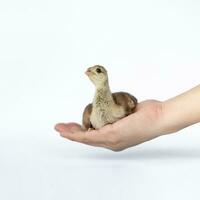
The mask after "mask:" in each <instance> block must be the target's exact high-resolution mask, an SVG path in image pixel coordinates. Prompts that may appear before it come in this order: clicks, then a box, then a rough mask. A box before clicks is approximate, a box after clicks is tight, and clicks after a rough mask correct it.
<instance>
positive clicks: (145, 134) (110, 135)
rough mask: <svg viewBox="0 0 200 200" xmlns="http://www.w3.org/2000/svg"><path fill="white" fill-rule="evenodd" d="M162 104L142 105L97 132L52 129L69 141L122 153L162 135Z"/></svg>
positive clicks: (69, 126)
mask: <svg viewBox="0 0 200 200" xmlns="http://www.w3.org/2000/svg"><path fill="white" fill-rule="evenodd" d="M162 105H163V103H162V102H159V101H156V100H147V101H144V102H141V103H139V104H138V105H137V109H136V111H135V112H134V113H133V114H131V115H129V116H127V117H125V118H123V119H121V120H119V121H117V122H115V123H113V124H109V125H106V126H104V127H103V128H101V129H99V130H92V131H84V130H83V129H82V127H81V125H79V124H77V123H59V124H57V125H56V126H55V129H56V130H57V131H58V132H60V135H61V136H62V137H65V138H67V139H69V140H72V141H76V142H80V143H84V144H88V145H92V146H98V147H104V148H108V149H111V150H113V151H121V150H124V149H126V148H128V147H132V146H135V145H137V144H140V143H143V142H145V141H148V140H151V139H153V138H155V137H158V136H160V135H161V134H162V133H163V130H162V129H163V123H162V121H163V120H162V116H163V106H162Z"/></svg>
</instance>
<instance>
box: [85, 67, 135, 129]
mask: <svg viewBox="0 0 200 200" xmlns="http://www.w3.org/2000/svg"><path fill="white" fill-rule="evenodd" d="M97 71H98V72H97ZM86 74H87V75H88V76H89V78H90V79H91V81H92V82H93V83H94V85H95V86H96V92H95V96H94V99H93V102H92V103H91V104H88V105H87V106H86V108H85V110H84V112H83V118H82V123H83V128H84V129H86V130H88V129H91V128H94V129H99V128H101V127H103V126H105V125H106V124H111V123H114V122H115V121H117V120H119V119H121V118H123V117H125V116H127V115H129V114H131V113H133V112H134V110H135V107H136V105H137V99H136V98H135V97H134V96H132V95H130V94H129V93H126V92H116V93H111V91H110V88H109V84H108V76H107V71H106V70H105V68H103V67H102V66H99V65H96V66H94V67H91V68H88V70H87V72H86Z"/></svg>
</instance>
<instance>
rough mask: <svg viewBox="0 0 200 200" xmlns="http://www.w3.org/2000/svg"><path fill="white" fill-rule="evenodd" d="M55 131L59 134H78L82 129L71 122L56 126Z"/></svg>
mask: <svg viewBox="0 0 200 200" xmlns="http://www.w3.org/2000/svg"><path fill="white" fill-rule="evenodd" d="M55 130H56V131H58V132H71V133H74V132H77V131H81V130H82V127H81V125H80V124H77V123H74V122H71V123H59V124H56V125H55Z"/></svg>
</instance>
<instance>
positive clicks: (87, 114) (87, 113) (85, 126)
mask: <svg viewBox="0 0 200 200" xmlns="http://www.w3.org/2000/svg"><path fill="white" fill-rule="evenodd" d="M91 112H92V104H91V103H90V104H88V105H87V106H86V107H85V109H84V112H83V117H82V124H83V129H85V130H88V129H89V128H92V127H91V122H90V115H91Z"/></svg>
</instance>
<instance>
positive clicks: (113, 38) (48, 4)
mask: <svg viewBox="0 0 200 200" xmlns="http://www.w3.org/2000/svg"><path fill="white" fill-rule="evenodd" d="M199 11H200V2H199V1H198V0H171V1H170V0H168V1H165V0H163V1H160V0H152V1H148V0H141V1H138V0H137V1H136V0H124V1H118V0H101V1H96V0H84V1H81V0H65V1H64V0H58V1H52V0H49V1H47V0H34V1H25V0H18V1H14V0H7V1H3V0H2V1H0V199H2V200H13V199H15V200H27V199H28V200H36V199H37V200H56V199H59V200H62V199H69V200H78V199H87V200H90V199H91V200H93V199H95V200H102V199H109V200H111V199H115V200H121V199H123V200H128V199H137V200H144V199H152V200H160V199H162V200H165V199H166V200H169V199H174V200H177V199H182V200H185V199H192V200H196V199H198V200H199V199H200V192H199V184H200V133H199V132H200V131H199V130H200V127H199V125H198V124H197V125H194V126H192V127H189V128H187V129H185V130H183V131H181V132H179V133H176V134H172V135H168V136H163V137H160V138H157V139H155V140H153V141H150V142H147V143H144V144H142V145H139V146H136V147H134V148H130V149H128V150H125V151H123V152H119V153H114V152H111V151H108V150H105V149H101V148H94V147H89V146H86V145H82V144H78V143H73V142H70V141H67V140H65V139H63V138H61V137H59V135H58V134H57V133H56V132H55V131H54V129H53V128H54V124H55V123H57V122H69V121H76V122H81V115H82V110H83V109H84V106H85V105H86V104H87V103H89V102H90V101H91V100H92V98H93V95H94V87H93V86H92V84H91V82H90V81H89V80H88V78H87V77H86V76H85V75H84V71H85V70H86V68H87V67H90V66H92V65H94V64H101V65H104V66H105V67H106V68H107V70H108V72H109V77H110V85H111V89H112V91H119V90H120V91H121V90H123V91H127V92H130V93H132V94H134V95H135V96H136V97H137V98H138V99H139V101H142V100H145V99H152V98H153V99H158V100H166V99H168V98H170V97H173V96H175V95H178V94H179V93H182V92H184V91H186V90H188V89H190V88H192V87H194V86H195V85H197V84H199V82H200V81H199V77H200V57H199V55H200V12H199ZM188 106H189V105H188Z"/></svg>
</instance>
